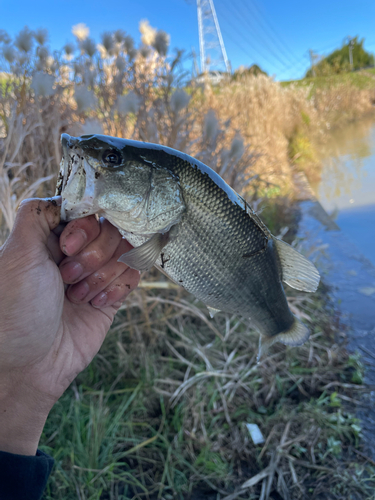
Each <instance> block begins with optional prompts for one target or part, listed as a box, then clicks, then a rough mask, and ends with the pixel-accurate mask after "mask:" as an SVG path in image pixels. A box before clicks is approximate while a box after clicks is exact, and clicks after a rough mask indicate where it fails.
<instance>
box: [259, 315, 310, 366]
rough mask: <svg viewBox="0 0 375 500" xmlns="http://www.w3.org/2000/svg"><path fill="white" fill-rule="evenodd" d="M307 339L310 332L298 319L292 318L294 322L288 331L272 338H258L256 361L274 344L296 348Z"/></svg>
mask: <svg viewBox="0 0 375 500" xmlns="http://www.w3.org/2000/svg"><path fill="white" fill-rule="evenodd" d="M309 337H310V330H309V329H308V328H307V326H306V325H304V324H303V323H302V322H301V321H300V320H299V319H297V318H296V317H295V316H294V321H293V323H292V326H291V327H290V328H289V330H286V331H284V332H280V333H278V334H277V335H274V336H272V337H265V336H262V335H261V336H260V337H259V351H258V357H257V360H258V362H259V360H260V358H261V357H262V356H263V354H265V353H266V352H267V351H268V349H269V347H271V345H272V344H274V343H275V342H281V343H282V344H285V345H290V346H294V347H297V346H300V345H302V344H304V343H305V342H306V340H308V338H309Z"/></svg>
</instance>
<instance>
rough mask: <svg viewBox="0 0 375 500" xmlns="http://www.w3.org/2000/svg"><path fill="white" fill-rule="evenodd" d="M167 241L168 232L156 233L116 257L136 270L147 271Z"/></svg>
mask: <svg viewBox="0 0 375 500" xmlns="http://www.w3.org/2000/svg"><path fill="white" fill-rule="evenodd" d="M167 243H168V233H164V234H162V233H156V234H154V235H153V236H152V237H151V238H150V239H149V240H147V241H146V242H145V243H143V245H140V246H139V247H135V248H133V249H132V250H129V252H126V253H124V254H123V255H121V257H120V258H119V259H118V262H123V263H124V264H126V265H127V266H129V267H131V268H132V269H136V270H137V271H148V270H149V269H151V268H152V266H153V265H154V264H155V262H156V260H157V258H158V257H159V256H160V252H161V251H162V250H163V247H165V245H166V244H167Z"/></svg>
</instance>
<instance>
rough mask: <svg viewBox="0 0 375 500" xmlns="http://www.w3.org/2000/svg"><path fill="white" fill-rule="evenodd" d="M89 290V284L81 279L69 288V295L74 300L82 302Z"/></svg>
mask: <svg viewBox="0 0 375 500" xmlns="http://www.w3.org/2000/svg"><path fill="white" fill-rule="evenodd" d="M89 291H90V287H89V284H88V283H87V282H86V281H81V282H80V283H78V284H77V285H74V287H72V288H71V289H70V290H69V297H70V298H72V299H73V300H74V302H81V301H82V300H83V299H84V298H85V297H86V296H87V294H88V293H89Z"/></svg>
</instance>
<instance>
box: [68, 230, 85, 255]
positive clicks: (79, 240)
mask: <svg viewBox="0 0 375 500" xmlns="http://www.w3.org/2000/svg"><path fill="white" fill-rule="evenodd" d="M86 241H87V236H86V233H85V232H84V231H82V230H81V229H77V230H76V231H74V233H71V234H69V235H68V236H67V237H66V239H65V244H64V245H63V252H64V253H65V254H66V255H74V254H75V253H77V252H79V251H80V250H81V249H82V248H83V246H84V245H85V244H86Z"/></svg>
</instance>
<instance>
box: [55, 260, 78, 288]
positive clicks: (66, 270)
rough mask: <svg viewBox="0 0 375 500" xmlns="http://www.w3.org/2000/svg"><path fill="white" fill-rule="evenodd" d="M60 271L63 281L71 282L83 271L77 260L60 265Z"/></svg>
mask: <svg viewBox="0 0 375 500" xmlns="http://www.w3.org/2000/svg"><path fill="white" fill-rule="evenodd" d="M60 273H61V277H62V279H63V281H64V282H65V283H73V281H76V280H77V279H78V278H79V277H80V276H81V274H82V273H83V267H82V264H80V263H79V262H74V261H73V262H67V263H66V264H64V265H63V266H61V267H60Z"/></svg>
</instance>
